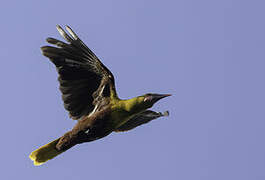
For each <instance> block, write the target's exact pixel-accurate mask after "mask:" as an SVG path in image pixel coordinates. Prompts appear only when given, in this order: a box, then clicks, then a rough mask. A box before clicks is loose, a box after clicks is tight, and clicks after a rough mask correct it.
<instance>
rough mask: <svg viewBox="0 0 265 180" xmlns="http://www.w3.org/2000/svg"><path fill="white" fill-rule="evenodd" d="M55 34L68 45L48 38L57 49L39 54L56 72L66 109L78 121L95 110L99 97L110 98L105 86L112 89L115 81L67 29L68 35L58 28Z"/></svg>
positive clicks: (46, 50)
mask: <svg viewBox="0 0 265 180" xmlns="http://www.w3.org/2000/svg"><path fill="white" fill-rule="evenodd" d="M57 30H58V31H59V33H60V34H61V36H62V37H63V38H64V39H65V40H66V41H67V42H68V43H65V42H62V41H59V40H57V39H54V38H47V42H48V43H50V44H53V45H56V46H57V47H53V46H43V47H41V50H42V53H43V55H44V56H46V57H48V58H49V59H50V60H51V61H52V62H53V63H54V64H55V66H56V68H57V71H58V73H59V77H58V80H59V83H60V90H61V92H62V99H63V101H64V107H65V109H66V110H68V111H69V114H70V117H71V118H72V119H79V118H81V117H82V116H84V115H88V114H89V113H90V112H91V111H92V110H93V109H94V107H95V106H96V103H97V102H95V99H96V98H97V97H98V96H101V95H102V94H103V93H104V95H105V96H109V95H110V90H109V89H107V86H106V85H108V88H109V86H110V84H111V86H113V87H114V77H113V75H112V73H111V72H110V71H109V70H108V69H107V68H106V67H105V66H104V65H103V64H102V63H101V62H100V60H99V59H98V58H97V56H96V55H95V54H94V53H93V52H92V51H91V50H90V49H89V48H88V47H87V46H86V45H85V44H84V43H83V42H82V41H81V40H80V39H79V37H78V36H77V35H76V34H75V33H74V32H73V30H71V28H70V27H68V26H66V30H67V31H68V33H69V34H70V35H68V34H67V33H66V32H65V31H64V30H63V29H62V28H61V27H60V26H59V25H57ZM108 83H109V84H108ZM105 87H106V88H105ZM114 89H115V88H114ZM115 93H116V92H115Z"/></svg>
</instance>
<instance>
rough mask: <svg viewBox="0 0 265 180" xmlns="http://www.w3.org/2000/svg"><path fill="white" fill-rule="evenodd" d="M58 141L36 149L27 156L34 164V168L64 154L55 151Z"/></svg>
mask: <svg viewBox="0 0 265 180" xmlns="http://www.w3.org/2000/svg"><path fill="white" fill-rule="evenodd" d="M59 139H60V138H58V139H56V140H54V141H52V142H50V143H48V144H46V145H44V146H42V147H40V148H39V149H36V150H35V151H33V152H32V153H31V154H30V155H29V158H30V159H31V160H32V161H33V162H34V165H35V166H40V165H42V164H43V163H45V162H46V161H48V160H50V159H52V158H54V157H55V156H57V155H59V154H61V153H62V152H64V151H58V150H57V149H56V144H57V143H58V141H59Z"/></svg>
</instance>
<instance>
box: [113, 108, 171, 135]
mask: <svg viewBox="0 0 265 180" xmlns="http://www.w3.org/2000/svg"><path fill="white" fill-rule="evenodd" d="M168 115H169V113H168V111H166V112H164V113H161V112H154V111H150V110H146V111H143V112H142V113H140V114H137V115H135V116H134V117H132V118H131V119H129V120H128V121H127V122H126V123H125V124H123V125H121V126H120V127H119V128H118V129H116V130H115V131H116V132H123V131H129V130H131V129H133V128H136V127H137V126H140V125H142V124H145V123H148V122H150V121H152V120H154V119H157V118H159V117H162V116H168Z"/></svg>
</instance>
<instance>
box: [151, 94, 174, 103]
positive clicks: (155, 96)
mask: <svg viewBox="0 0 265 180" xmlns="http://www.w3.org/2000/svg"><path fill="white" fill-rule="evenodd" d="M168 96H171V94H152V101H153V102H154V103H155V102H157V101H159V100H160V99H163V98H165V97H168Z"/></svg>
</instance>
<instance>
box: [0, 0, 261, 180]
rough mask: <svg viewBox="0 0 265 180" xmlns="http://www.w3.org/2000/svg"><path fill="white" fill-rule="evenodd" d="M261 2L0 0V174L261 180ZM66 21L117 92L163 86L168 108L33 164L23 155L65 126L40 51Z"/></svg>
mask: <svg viewBox="0 0 265 180" xmlns="http://www.w3.org/2000/svg"><path fill="white" fill-rule="evenodd" d="M264 7H265V2H264V1H261V0H260V1H258V0H252V1H247V0H219V1H215V0H200V1H198V0H172V1H170V0H164V1H156V0H133V1H130V0H116V1H114V0H88V1H66V0H64V1H53V0H46V1H35V0H34V1H33V0H32V1H18V0H17V1H11V0H10V1H7V0H4V1H1V7H0V20H1V21H0V22H1V25H0V26H1V28H0V32H1V42H0V52H1V53H0V60H1V66H0V69H1V70H0V81H1V86H0V87H1V88H0V92H1V93H0V100H1V103H0V106H1V131H0V138H1V149H0V152H1V163H0V167H1V173H0V177H1V179H7V180H12V179H27V180H33V179H34V180H36V179H38V180H47V179H65V180H68V179H69V180H72V179H73V180H77V179H92V180H97V179H108V180H112V179H113V180H114V179H115V180H124V179H126V180H135V179H152V180H161V179H170V180H171V179H172V180H178V179H179V180H237V179H240V180H264V179H265V143H264V140H265V111H264V110H265V20H264V17H265V11H264ZM56 24H60V25H66V24H67V25H70V26H71V27H72V28H73V30H74V31H76V33H77V34H78V35H79V36H80V37H81V38H82V40H83V41H84V42H85V43H86V44H87V45H88V47H90V48H91V49H92V50H93V51H94V52H95V53H96V54H97V56H98V57H99V58H100V59H101V60H102V62H103V63H104V64H105V65H106V66H107V67H109V69H110V70H111V71H112V72H113V74H114V75H115V77H116V86H117V89H118V93H119V96H120V97H121V98H130V97H134V96H138V95H142V94H145V93H147V92H155V93H171V94H173V96H172V97H170V98H166V99H163V100H161V102H159V103H158V104H156V105H155V106H154V108H153V109H154V110H158V111H165V110H169V111H170V116H169V117H168V118H160V119H158V120H155V121H153V122H151V123H149V124H147V125H144V126H141V127H138V128H136V129H134V130H132V131H130V132H126V133H113V134H111V135H109V136H108V137H106V138H104V139H102V140H98V141H94V142H92V143H87V144H82V145H79V146H76V147H74V148H72V149H71V150H69V151H67V152H66V153H64V154H62V155H60V156H58V157H56V158H55V159H54V160H52V161H49V162H48V163H46V164H44V165H43V166H40V167H34V166H33V164H32V161H31V160H30V159H29V158H28V155H29V153H30V152H31V151H33V150H35V149H36V148H37V147H39V146H40V145H43V144H46V143H48V142H49V141H51V140H53V139H55V138H57V137H59V136H61V135H63V134H64V133H65V132H66V131H68V130H70V129H71V128H72V126H73V125H74V123H75V122H74V121H73V120H71V119H69V117H68V115H67V114H68V113H67V112H66V111H65V110H64V108H63V104H62V101H61V94H60V92H59V89H58V82H57V73H56V70H55V68H54V66H53V65H52V63H50V62H49V61H48V59H47V58H45V57H43V56H42V55H41V52H40V46H43V45H46V44H47V43H46V42H45V39H46V38H47V37H55V38H59V39H61V37H60V35H59V33H58V32H57V31H56V28H55V25H56Z"/></svg>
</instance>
